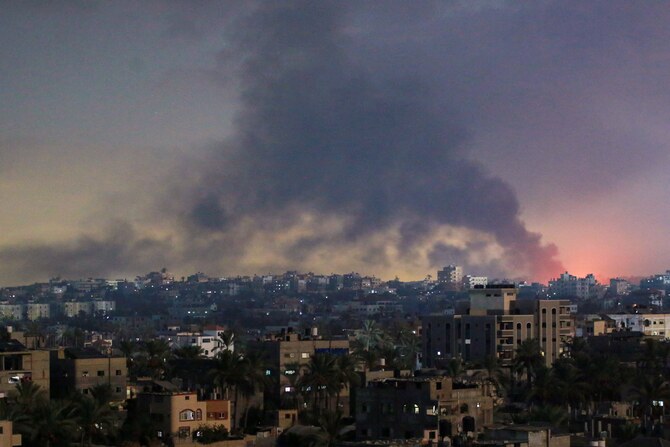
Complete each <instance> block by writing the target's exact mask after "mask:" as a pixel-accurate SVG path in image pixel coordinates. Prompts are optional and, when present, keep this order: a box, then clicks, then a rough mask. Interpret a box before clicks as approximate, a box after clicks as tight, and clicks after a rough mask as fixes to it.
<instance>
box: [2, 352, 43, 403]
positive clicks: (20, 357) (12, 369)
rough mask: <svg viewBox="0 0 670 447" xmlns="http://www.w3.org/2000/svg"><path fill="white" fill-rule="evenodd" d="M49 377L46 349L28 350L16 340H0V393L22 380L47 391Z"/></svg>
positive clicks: (7, 391) (5, 392)
mask: <svg viewBox="0 0 670 447" xmlns="http://www.w3.org/2000/svg"><path fill="white" fill-rule="evenodd" d="M49 378H50V371H49V352H48V351H39V350H29V349H27V348H26V347H25V346H24V345H23V344H21V343H19V342H18V341H16V340H9V341H4V342H0V394H4V395H5V396H6V395H7V394H8V393H9V392H11V391H14V388H15V386H16V384H18V383H20V382H22V381H31V382H33V383H35V384H36V385H39V386H40V388H42V389H43V390H45V391H46V392H49V386H50V380H49Z"/></svg>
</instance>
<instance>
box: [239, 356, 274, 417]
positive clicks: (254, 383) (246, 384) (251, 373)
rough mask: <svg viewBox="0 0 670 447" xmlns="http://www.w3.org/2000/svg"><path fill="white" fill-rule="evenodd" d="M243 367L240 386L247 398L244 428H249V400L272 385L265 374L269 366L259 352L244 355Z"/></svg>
mask: <svg viewBox="0 0 670 447" xmlns="http://www.w3.org/2000/svg"><path fill="white" fill-rule="evenodd" d="M242 362H243V367H244V376H245V377H244V378H245V380H241V381H240V382H239V383H238V385H239V386H240V391H241V392H242V394H243V395H244V397H245V408H244V427H247V423H248V420H249V409H250V407H251V406H250V405H249V398H250V397H251V396H253V395H254V394H255V393H256V392H257V391H258V390H264V389H265V387H266V386H268V385H269V384H270V378H269V376H267V375H266V374H265V371H266V370H267V364H266V363H265V360H264V359H263V357H261V356H260V355H259V354H258V353H257V352H249V353H246V354H245V355H244V357H243V358H242Z"/></svg>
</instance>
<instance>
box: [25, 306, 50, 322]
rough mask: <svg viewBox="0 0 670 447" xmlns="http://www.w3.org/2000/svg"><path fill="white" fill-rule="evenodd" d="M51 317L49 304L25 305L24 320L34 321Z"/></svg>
mask: <svg viewBox="0 0 670 447" xmlns="http://www.w3.org/2000/svg"><path fill="white" fill-rule="evenodd" d="M50 317H51V305H50V304H49V303H28V304H26V318H27V319H28V320H30V321H35V320H38V319H40V318H50Z"/></svg>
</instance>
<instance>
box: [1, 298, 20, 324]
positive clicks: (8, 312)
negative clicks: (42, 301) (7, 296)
mask: <svg viewBox="0 0 670 447" xmlns="http://www.w3.org/2000/svg"><path fill="white" fill-rule="evenodd" d="M24 314H25V304H12V303H9V302H2V303H0V318H5V319H7V320H23V316H24Z"/></svg>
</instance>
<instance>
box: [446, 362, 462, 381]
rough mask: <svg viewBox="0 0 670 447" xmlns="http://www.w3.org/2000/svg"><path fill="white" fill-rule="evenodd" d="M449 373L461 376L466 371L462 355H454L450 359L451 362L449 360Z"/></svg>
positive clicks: (447, 369) (447, 368)
mask: <svg viewBox="0 0 670 447" xmlns="http://www.w3.org/2000/svg"><path fill="white" fill-rule="evenodd" d="M446 371H447V374H448V375H449V376H451V377H454V378H456V377H459V376H461V375H462V374H463V373H464V372H465V368H464V365H463V359H461V358H460V357H454V358H451V359H449V362H447V367H446Z"/></svg>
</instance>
